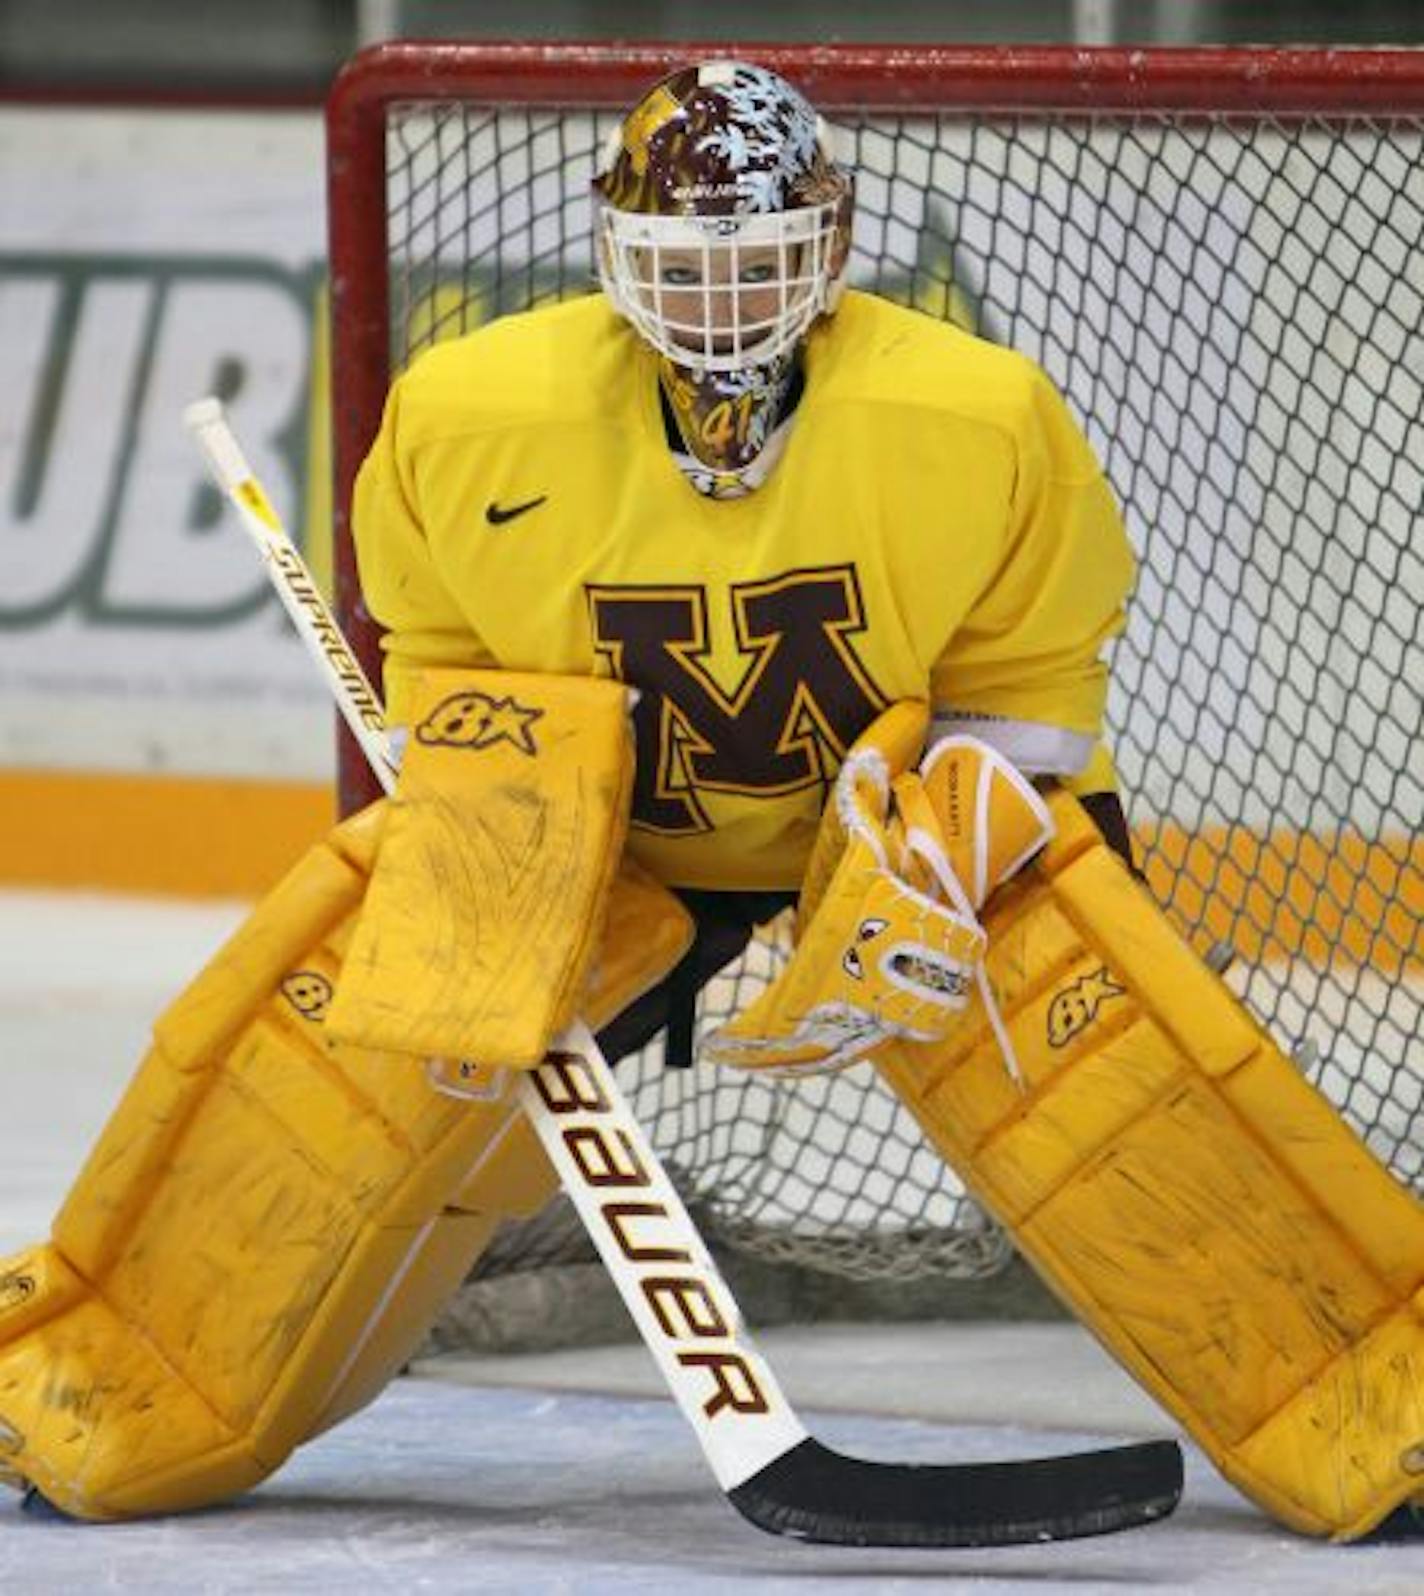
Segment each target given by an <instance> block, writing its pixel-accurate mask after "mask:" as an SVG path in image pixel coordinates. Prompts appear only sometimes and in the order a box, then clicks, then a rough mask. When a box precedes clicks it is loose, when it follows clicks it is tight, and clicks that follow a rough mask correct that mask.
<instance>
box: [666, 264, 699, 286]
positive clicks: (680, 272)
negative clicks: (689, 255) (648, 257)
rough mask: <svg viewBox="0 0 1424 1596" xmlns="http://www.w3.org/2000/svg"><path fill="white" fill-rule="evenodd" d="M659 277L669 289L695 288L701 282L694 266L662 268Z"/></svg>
mask: <svg viewBox="0 0 1424 1596" xmlns="http://www.w3.org/2000/svg"><path fill="white" fill-rule="evenodd" d="M660 275H661V277H662V280H663V282H665V283H666V284H667V286H668V287H669V288H697V287H698V286H699V285H700V284H701V282H702V273H701V272H700V271H698V270H697V268H696V267H695V266H664V267H663V269H662V272H661V273H660Z"/></svg>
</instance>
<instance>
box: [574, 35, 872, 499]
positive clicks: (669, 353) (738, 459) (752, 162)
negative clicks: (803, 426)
mask: <svg viewBox="0 0 1424 1596" xmlns="http://www.w3.org/2000/svg"><path fill="white" fill-rule="evenodd" d="M594 191H595V197H596V201H597V233H598V266H599V276H600V279H601V281H602V284H603V287H604V290H605V292H606V293H607V294H608V297H609V299H610V301H611V302H612V304H613V306H614V308H615V309H616V310H617V311H618V312H619V313H620V314H622V315H623V316H625V317H626V318H627V320H628V321H629V322H630V323H631V324H632V326H633V328H634V329H635V330H636V331H637V332H638V334H639V335H640V336H641V337H642V338H643V339H644V340H645V342H647V343H648V344H649V345H650V346H651V347H652V348H653V349H654V350H656V351H657V353H658V355H659V356H660V357H661V362H660V374H661V378H662V385H663V392H664V394H665V396H666V399H667V401H668V408H669V409H670V411H671V413H672V415H673V417H674V419H675V421H676V423H677V428H678V431H679V433H680V434H681V437H682V440H683V443H684V445H685V446H686V448H687V450H688V452H689V454H690V455H691V456H692V457H693V463H694V464H695V465H700V466H701V467H702V468H703V469H702V471H701V472H700V473H699V472H695V471H694V472H690V473H689V474H690V475H692V478H693V481H694V483H695V485H696V486H697V487H699V488H701V489H702V490H703V491H704V492H710V493H716V494H721V493H736V492H744V491H746V490H747V489H748V488H750V487H754V486H755V485H756V484H757V482H759V481H760V480H761V479H762V478H763V477H764V476H765V475H766V472H767V471H768V470H769V469H770V466H771V464H772V463H773V461H774V459H775V457H776V454H777V453H778V448H779V442H780V441H781V440H780V438H779V437H778V436H777V428H778V423H779V422H781V420H782V419H783V414H784V412H785V411H786V410H787V409H788V407H789V406H788V401H789V398H790V395H791V392H792V385H793V380H794V376H795V372H796V351H797V348H798V346H799V344H800V342H801V340H802V339H803V338H804V337H805V335H806V333H807V331H808V330H809V328H810V327H811V325H812V323H813V322H814V321H815V320H816V319H817V317H819V316H822V315H827V314H829V313H830V312H832V311H833V310H834V309H835V306H836V302H837V300H838V298H839V296H840V290H841V288H842V286H843V285H842V274H843V272H844V269H845V263H846V258H847V256H848V254H849V251H850V217H851V203H852V185H851V180H850V178H849V176H848V175H847V174H846V173H845V172H843V171H842V170H841V169H840V168H839V167H838V166H837V165H836V163H835V161H834V159H833V157H832V155H831V151H830V147H829V144H828V141H827V135H826V130H825V127H824V124H823V123H822V122H821V120H820V118H819V117H818V116H817V115H816V113H815V111H814V110H813V109H812V108H811V106H810V105H809V104H808V103H807V102H806V100H805V99H804V98H803V97H802V96H801V94H800V93H798V91H797V90H796V89H794V88H792V86H791V85H790V84H789V83H787V82H786V81H785V80H784V79H783V78H780V77H778V76H777V75H776V74H775V73H774V72H769V71H767V70H766V69H764V68H762V67H756V66H750V65H747V64H745V63H743V62H735V61H712V62H707V63H704V64H703V65H701V66H695V67H686V68H684V69H682V70H681V71H679V72H675V73H674V74H673V75H672V76H671V77H668V78H666V79H664V80H663V81H662V82H661V83H659V84H657V85H656V86H655V87H654V88H652V89H651V90H650V91H649V92H648V93H647V94H646V95H644V97H643V99H642V100H640V101H639V103H638V104H637V105H636V106H635V107H634V108H633V110H632V111H631V112H630V113H629V114H628V116H627V117H626V119H625V120H624V122H623V124H622V126H621V128H620V129H619V131H618V133H617V135H616V136H615V139H614V143H613V146H612V148H611V151H610V155H609V159H608V161H607V162H606V164H605V168H604V170H603V171H602V172H601V173H600V174H599V176H598V177H597V178H596V179H595V181H594Z"/></svg>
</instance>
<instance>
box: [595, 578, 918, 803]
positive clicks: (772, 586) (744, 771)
mask: <svg viewBox="0 0 1424 1596" xmlns="http://www.w3.org/2000/svg"><path fill="white" fill-rule="evenodd" d="M731 598H732V626H733V629H734V635H735V637H736V642H737V649H738V652H739V653H740V654H742V655H743V656H745V657H746V659H747V665H746V668H745V669H744V670H743V672H742V677H741V680H740V682H739V683H738V684H737V687H736V689H735V691H733V692H731V693H727V692H725V691H724V690H723V689H722V688H721V687H720V686H719V685H718V683H717V682H716V681H714V680H713V678H712V677H711V676H710V675H709V674H708V671H707V669H706V665H705V663H704V662H705V660H706V657H707V655H708V654H709V653H710V652H711V644H710V634H709V627H708V613H707V592H706V589H705V588H702V587H671V586H669V587H605V586H597V587H590V588H589V589H588V602H589V611H590V618H591V621H592V626H593V643H594V648H595V649H596V650H597V651H598V653H599V654H601V655H602V656H603V657H604V658H605V659H606V660H607V661H608V663H609V666H610V669H611V671H612V674H613V675H614V676H615V677H617V678H618V680H619V681H624V682H628V683H631V684H632V685H633V686H634V687H637V688H638V689H639V691H640V693H641V695H642V696H641V697H640V698H639V701H638V705H637V708H636V709H635V710H634V712H633V725H634V729H635V731H636V733H637V739H638V771H637V779H636V783H635V786H634V790H633V822H634V824H635V825H638V826H641V827H644V828H645V829H648V830H652V831H662V832H672V833H678V832H693V831H706V830H709V829H710V825H711V823H710V821H709V820H708V818H707V815H706V812H705V811H704V809H703V807H702V804H701V801H700V799H699V793H700V792H727V793H741V794H746V795H748V796H766V797H770V796H774V795H777V794H781V793H791V792H798V791H801V790H803V789H805V788H808V787H821V788H822V789H824V788H825V787H827V786H828V785H829V784H830V782H831V781H832V780H834V778H835V773H836V771H837V769H839V767H840V763H841V761H842V760H843V759H844V758H845V754H846V751H847V749H848V748H849V747H850V745H851V743H852V742H854V740H855V738H856V737H857V736H858V735H859V733H860V732H862V731H863V730H864V729H865V727H866V726H868V725H869V724H870V722H871V721H872V720H873V719H874V718H875V716H876V715H877V714H879V712H880V711H881V710H882V709H884V708H885V706H886V704H887V702H888V700H887V699H886V697H885V695H884V694H883V693H882V692H881V691H880V689H879V688H878V687H877V686H876V685H875V682H874V681H873V680H872V678H871V676H870V673H869V672H868V671H867V670H866V669H865V667H864V665H862V664H861V662H860V660H859V658H858V657H857V655H856V652H855V648H854V646H853V643H852V641H851V639H852V638H853V637H854V635H855V634H856V633H858V632H862V631H864V630H865V616H864V611H863V609H862V607H861V600H860V588H859V586H858V584H857V582H856V578H855V567H854V566H849V565H847V566H832V567H829V568H827V569H824V570H811V571H788V572H786V573H785V574H784V575H782V576H778V577H773V578H771V579H770V580H767V581H763V582H747V583H743V584H741V585H739V586H734V587H733V588H732V592H731Z"/></svg>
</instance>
